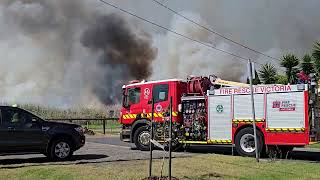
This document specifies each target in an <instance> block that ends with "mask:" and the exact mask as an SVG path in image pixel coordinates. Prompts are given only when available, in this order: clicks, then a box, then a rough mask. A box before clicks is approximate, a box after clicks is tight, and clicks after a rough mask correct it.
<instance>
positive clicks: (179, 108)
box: [178, 104, 182, 112]
mask: <svg viewBox="0 0 320 180" xmlns="http://www.w3.org/2000/svg"><path fill="white" fill-rule="evenodd" d="M178 111H179V112H182V104H179V105H178Z"/></svg>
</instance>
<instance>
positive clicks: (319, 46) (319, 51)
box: [312, 42, 320, 74]
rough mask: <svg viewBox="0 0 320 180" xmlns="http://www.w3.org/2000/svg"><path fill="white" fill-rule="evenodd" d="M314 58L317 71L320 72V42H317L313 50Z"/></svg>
mask: <svg viewBox="0 0 320 180" xmlns="http://www.w3.org/2000/svg"><path fill="white" fill-rule="evenodd" d="M312 57H313V59H314V65H315V70H316V72H317V73H318V74H319V72H320V42H315V43H314V45H313V50H312Z"/></svg>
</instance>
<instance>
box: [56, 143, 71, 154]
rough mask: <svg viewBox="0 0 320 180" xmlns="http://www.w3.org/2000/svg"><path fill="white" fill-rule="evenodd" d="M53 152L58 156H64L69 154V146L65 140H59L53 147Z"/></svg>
mask: <svg viewBox="0 0 320 180" xmlns="http://www.w3.org/2000/svg"><path fill="white" fill-rule="evenodd" d="M54 153H55V155H56V156H57V157H59V158H65V157H67V156H68V155H69V154H70V146H69V144H68V143H66V142H59V143H58V144H57V145H56V146H55V147H54Z"/></svg>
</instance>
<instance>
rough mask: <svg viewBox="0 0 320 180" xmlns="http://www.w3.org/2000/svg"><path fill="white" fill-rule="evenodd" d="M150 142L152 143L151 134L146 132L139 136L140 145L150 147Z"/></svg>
mask: <svg viewBox="0 0 320 180" xmlns="http://www.w3.org/2000/svg"><path fill="white" fill-rule="evenodd" d="M149 141H150V134H149V132H146V131H143V132H141V133H140V135H139V142H140V144H143V145H145V146H147V145H149Z"/></svg>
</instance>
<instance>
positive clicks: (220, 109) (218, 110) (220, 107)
mask: <svg viewBox="0 0 320 180" xmlns="http://www.w3.org/2000/svg"><path fill="white" fill-rule="evenodd" d="M216 110H217V112H218V113H222V112H223V106H222V105H221V104H219V105H217V107H216Z"/></svg>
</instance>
